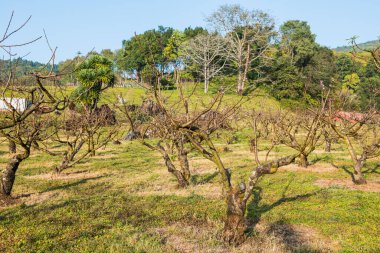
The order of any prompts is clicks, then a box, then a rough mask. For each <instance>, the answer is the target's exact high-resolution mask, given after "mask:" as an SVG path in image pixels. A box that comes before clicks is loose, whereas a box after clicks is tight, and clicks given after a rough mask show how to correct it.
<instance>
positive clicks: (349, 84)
mask: <svg viewBox="0 0 380 253" xmlns="http://www.w3.org/2000/svg"><path fill="white" fill-rule="evenodd" d="M359 84H360V77H359V76H358V74H356V73H352V74H351V75H347V76H345V77H344V79H343V84H342V86H343V88H344V89H347V90H349V91H350V92H351V93H354V92H355V91H356V90H357V89H358V87H359Z"/></svg>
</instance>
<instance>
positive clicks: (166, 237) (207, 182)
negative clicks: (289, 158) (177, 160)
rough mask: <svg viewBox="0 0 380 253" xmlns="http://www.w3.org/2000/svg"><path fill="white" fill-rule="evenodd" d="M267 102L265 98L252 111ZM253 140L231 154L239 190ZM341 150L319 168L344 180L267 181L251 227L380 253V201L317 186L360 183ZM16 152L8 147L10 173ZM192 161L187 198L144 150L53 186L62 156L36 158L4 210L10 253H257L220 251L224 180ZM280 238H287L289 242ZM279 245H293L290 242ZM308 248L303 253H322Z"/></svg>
mask: <svg viewBox="0 0 380 253" xmlns="http://www.w3.org/2000/svg"><path fill="white" fill-rule="evenodd" d="M136 90H138V92H135V91H133V92H131V89H124V88H117V90H115V92H114V93H113V95H115V94H117V93H118V92H119V91H120V92H121V93H122V92H125V95H126V96H127V95H128V94H129V95H128V96H129V99H130V100H131V101H136V102H137V101H138V99H139V98H141V96H142V95H143V94H144V92H143V90H141V91H140V90H139V89H136ZM169 92H170V91H168V93H169ZM199 96H204V95H202V94H199ZM228 96H230V97H229V98H232V99H235V96H234V95H228ZM102 99H106V97H103V98H102ZM104 101H105V100H104ZM269 101H272V102H273V104H274V103H275V102H274V101H273V100H269ZM259 103H260V99H259V98H257V99H256V100H255V101H254V102H253V103H252V104H250V105H249V106H252V107H254V106H257V105H258V104H259ZM249 134H250V133H249V130H248V129H243V130H242V131H241V132H238V133H237V134H236V135H237V137H238V138H237V141H236V142H235V143H233V144H230V145H228V147H229V149H230V150H231V151H232V152H223V153H222V159H223V161H224V162H225V164H226V167H228V168H231V169H232V172H233V173H232V175H233V179H234V181H235V182H238V181H240V180H242V179H246V178H247V175H248V174H249V172H250V168H252V167H253V166H254V158H253V155H252V154H250V153H249V147H248V137H247V136H249ZM216 142H217V147H218V148H219V147H224V146H227V144H226V142H225V141H223V140H216ZM333 149H334V150H333V152H332V153H331V154H326V153H323V152H321V150H320V149H318V150H317V151H319V152H315V153H313V154H312V155H311V157H310V161H312V162H316V164H315V165H313V166H315V167H312V168H313V169H315V168H317V169H318V168H319V167H318V166H320V167H321V168H322V167H324V166H327V165H329V163H331V162H334V164H335V165H336V166H338V169H336V170H335V171H323V172H316V171H313V170H312V169H310V171H305V170H302V171H300V172H292V171H285V170H280V171H279V172H278V173H276V174H273V175H268V176H266V177H264V178H263V179H262V180H261V181H260V182H259V184H258V186H257V187H256V188H255V193H254V196H253V197H252V199H251V200H250V202H249V204H248V212H247V218H248V219H249V221H250V223H251V224H259V225H263V224H264V225H268V226H272V225H276V224H286V225H289V226H295V227H297V226H304V227H307V228H308V229H311V230H312V231H313V233H315V234H316V235H319V236H320V237H322V238H324V239H323V240H325V239H326V238H327V239H326V240H327V241H329V240H331V241H333V242H336V243H337V244H338V247H334V249H335V251H339V252H379V251H380V238H379V234H380V227H379V221H380V195H379V193H373V192H366V191H359V190H351V189H348V188H344V187H329V188H321V187H319V186H317V185H316V184H315V181H316V180H318V179H339V180H349V179H350V177H349V175H348V174H347V173H346V172H345V171H344V170H343V169H342V168H343V167H345V168H347V169H348V170H351V169H352V168H351V162H350V160H349V159H348V154H347V153H346V152H345V151H344V149H343V146H341V145H340V144H335V145H334V146H333ZM6 150H7V147H6V143H2V144H1V145H0V161H1V162H2V164H3V166H4V163H5V162H6V161H7V159H8V154H7V152H6ZM276 151H277V152H278V154H277V155H279V154H288V153H289V152H291V151H290V150H289V149H287V148H285V147H280V148H279V149H277V150H276ZM190 157H191V158H190V160H191V167H192V170H193V177H192V180H191V181H192V185H191V186H190V187H189V188H188V189H185V190H183V189H177V188H176V182H175V179H174V178H173V177H172V176H171V175H170V174H169V173H168V172H167V171H166V169H165V167H164V165H163V162H162V159H161V158H160V156H159V154H157V153H155V152H153V151H150V150H149V149H147V148H146V147H144V146H142V145H141V144H140V143H139V142H137V141H135V142H123V143H122V144H121V145H108V146H107V148H106V149H105V150H100V151H99V152H98V154H97V156H95V157H94V158H89V159H87V160H86V161H85V162H82V163H79V164H78V165H77V166H76V167H74V168H72V169H70V170H68V171H67V172H65V173H68V175H67V176H66V177H65V176H62V177H59V178H53V179H51V178H50V177H48V176H44V175H46V174H47V173H50V172H51V171H52V168H53V167H54V165H56V164H58V163H59V160H60V159H59V157H50V156H48V155H46V154H42V153H39V152H37V151H34V152H33V155H32V156H31V157H30V159H28V160H27V161H25V162H24V163H22V164H21V166H20V168H19V171H18V172H17V178H16V183H15V187H14V192H13V196H14V197H17V196H19V198H18V199H17V203H16V204H14V205H11V206H7V207H1V208H0V252H181V247H182V249H183V248H186V247H187V249H189V247H190V246H191V247H200V252H206V251H207V250H208V252H215V251H217V249H226V250H229V251H231V252H247V248H244V247H248V246H244V245H243V246H242V247H241V248H231V247H229V246H226V245H224V244H223V243H221V242H220V240H219V236H220V232H221V229H222V227H223V219H224V214H225V204H224V201H223V198H221V197H220V193H221V188H220V186H219V176H218V175H217V173H215V172H216V170H215V166H214V165H213V164H212V163H210V162H209V161H206V160H204V159H203V158H202V157H200V156H199V154H197V153H191V154H190ZM367 168H368V169H369V170H368V171H367V172H366V178H367V179H368V180H369V181H370V182H380V175H379V160H373V161H371V162H369V163H368V165H367ZM78 172H79V173H78ZM41 175H42V176H41ZM28 194H31V195H30V196H27V195H28ZM22 195H24V196H23V197H20V196H22ZM259 225H258V227H259ZM254 229H255V230H256V227H254ZM269 236H271V235H267V234H265V232H263V231H261V232H260V231H259V229H258V230H257V231H256V232H254V233H252V234H251V235H250V238H249V240H248V241H254V242H257V243H256V244H260V243H261V244H263V245H264V246H265V245H267V244H265V243H263V240H264V239H263V238H265V237H269ZM276 236H277V237H276V238H277V239H278V240H280V239H281V234H280V235H276ZM269 238H272V237H269ZM255 240H257V241H255ZM316 240H319V237H317V238H316ZM264 241H265V240H264ZM173 242H177V244H180V247H179V248H178V247H176V244H175V243H173ZM279 243H282V244H284V245H285V246H286V245H287V242H286V241H284V240H283V241H281V240H280V241H279ZM308 243H309V242H307V241H305V244H304V245H303V246H302V247H298V248H297V247H296V248H297V249H298V250H299V251H300V252H305V251H306V252H318V250H319V249H318V248H315V247H314V245H312V244H310V245H308ZM305 245H306V246H305ZM177 246H178V245H177ZM264 246H263V247H264ZM191 247H190V249H191ZM288 247H293V246H292V245H289V246H288ZM287 249H288V250H289V251H291V250H290V249H289V248H287ZM293 249H294V248H293ZM190 252H191V250H190Z"/></svg>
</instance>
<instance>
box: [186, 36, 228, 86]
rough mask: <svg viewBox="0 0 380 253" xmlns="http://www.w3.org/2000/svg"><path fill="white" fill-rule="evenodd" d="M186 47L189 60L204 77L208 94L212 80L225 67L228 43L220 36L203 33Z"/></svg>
mask: <svg viewBox="0 0 380 253" xmlns="http://www.w3.org/2000/svg"><path fill="white" fill-rule="evenodd" d="M185 46H186V47H185V48H184V51H185V55H186V56H187V60H189V61H190V64H193V65H194V66H195V68H196V69H197V70H198V72H199V73H200V74H201V75H202V76H203V80H204V92H205V93H207V92H208V89H209V83H210V80H211V79H212V78H213V77H215V76H216V75H217V74H218V73H219V72H220V71H221V70H222V69H223V68H224V66H225V63H226V59H225V54H226V43H225V41H224V39H223V38H222V37H221V36H220V35H217V34H206V33H202V34H199V35H197V36H196V37H195V38H193V39H191V40H190V41H189V42H188V44H186V45H185Z"/></svg>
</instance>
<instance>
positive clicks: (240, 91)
mask: <svg viewBox="0 0 380 253" xmlns="http://www.w3.org/2000/svg"><path fill="white" fill-rule="evenodd" d="M243 89H244V70H243V69H239V74H238V85H237V93H238V94H239V95H243Z"/></svg>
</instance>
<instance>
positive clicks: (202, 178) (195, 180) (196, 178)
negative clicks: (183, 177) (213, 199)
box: [190, 172, 219, 185]
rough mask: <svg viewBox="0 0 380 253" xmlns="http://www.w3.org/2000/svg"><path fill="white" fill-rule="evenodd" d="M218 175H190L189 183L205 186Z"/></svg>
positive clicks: (216, 173) (215, 173)
mask: <svg viewBox="0 0 380 253" xmlns="http://www.w3.org/2000/svg"><path fill="white" fill-rule="evenodd" d="M218 174H219V173H218V172H214V173H211V174H206V175H192V176H191V178H190V181H191V183H192V184H193V185H200V184H206V183H208V182H211V181H212V180H213V179H214V178H215V177H216V176H217V175H218Z"/></svg>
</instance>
